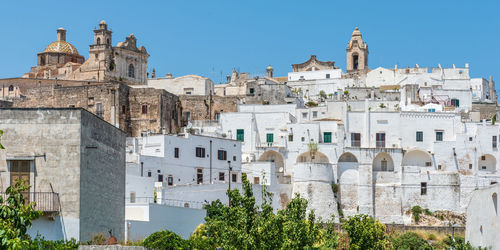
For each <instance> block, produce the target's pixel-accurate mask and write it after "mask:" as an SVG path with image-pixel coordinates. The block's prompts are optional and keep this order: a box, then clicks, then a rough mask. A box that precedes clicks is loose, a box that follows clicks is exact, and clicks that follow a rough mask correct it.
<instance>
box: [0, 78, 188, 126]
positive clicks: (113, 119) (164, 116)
mask: <svg viewBox="0 0 500 250" xmlns="http://www.w3.org/2000/svg"><path fill="white" fill-rule="evenodd" d="M4 80H7V79H4ZM15 80H16V81H17V80H19V79H15ZM28 80H29V79H28ZM16 81H8V82H7V81H6V82H5V83H6V84H15V83H16ZM59 83H60V84H59ZM0 84H2V83H1V81H0ZM16 86H17V87H19V89H20V90H21V93H22V94H21V96H20V97H15V98H12V100H13V107H23V108H25V107H81V108H85V109H86V110H88V111H90V112H92V113H94V114H96V115H98V116H100V117H101V118H102V119H104V120H105V121H107V122H109V123H111V124H113V125H115V126H116V127H118V128H120V129H122V130H123V131H125V132H126V134H127V136H139V135H140V134H141V132H153V133H162V132H163V131H165V132H168V133H174V132H175V131H176V130H177V128H178V126H179V121H180V117H179V116H180V105H179V104H178V97H177V96H175V95H173V94H171V93H168V92H167V91H164V90H161V89H150V88H131V87H129V86H127V85H125V84H123V83H120V82H109V83H98V84H96V83H90V82H87V83H86V82H76V81H63V82H58V84H55V82H54V80H44V81H43V82H42V80H40V81H39V82H38V80H36V81H34V79H31V81H26V80H24V79H23V80H19V84H18V85H16ZM143 105H147V108H145V109H146V110H145V111H146V114H143V108H142V106H143Z"/></svg>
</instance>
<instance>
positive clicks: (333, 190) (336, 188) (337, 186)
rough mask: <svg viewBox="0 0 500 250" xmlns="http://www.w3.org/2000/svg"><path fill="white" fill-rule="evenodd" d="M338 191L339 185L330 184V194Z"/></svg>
mask: <svg viewBox="0 0 500 250" xmlns="http://www.w3.org/2000/svg"><path fill="white" fill-rule="evenodd" d="M338 191H339V185H338V184H335V183H332V192H333V193H334V194H336V193H337V192H338Z"/></svg>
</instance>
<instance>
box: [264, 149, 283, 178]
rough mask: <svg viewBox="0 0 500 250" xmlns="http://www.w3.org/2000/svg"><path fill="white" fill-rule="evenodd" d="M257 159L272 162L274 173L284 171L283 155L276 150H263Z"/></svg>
mask: <svg viewBox="0 0 500 250" xmlns="http://www.w3.org/2000/svg"><path fill="white" fill-rule="evenodd" d="M259 161H267V162H274V166H275V170H276V173H283V172H284V171H285V165H284V163H283V157H282V156H281V154H280V153H278V152H276V151H273V150H270V151H267V152H265V153H264V154H262V155H261V156H260V158H259Z"/></svg>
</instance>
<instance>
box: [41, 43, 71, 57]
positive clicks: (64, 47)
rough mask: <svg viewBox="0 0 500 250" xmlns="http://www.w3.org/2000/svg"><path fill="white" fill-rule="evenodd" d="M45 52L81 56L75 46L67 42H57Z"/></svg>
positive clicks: (50, 45)
mask: <svg viewBox="0 0 500 250" xmlns="http://www.w3.org/2000/svg"><path fill="white" fill-rule="evenodd" d="M43 52H55V53H65V54H71V55H79V54H78V50H76V48H75V46H73V45H71V43H68V42H66V41H55V42H53V43H51V44H49V46H47V47H46V48H45V50H44V51H43Z"/></svg>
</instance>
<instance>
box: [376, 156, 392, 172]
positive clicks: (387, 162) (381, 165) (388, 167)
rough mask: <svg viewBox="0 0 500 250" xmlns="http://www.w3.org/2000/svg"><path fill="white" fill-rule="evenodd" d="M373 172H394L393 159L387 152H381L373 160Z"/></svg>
mask: <svg viewBox="0 0 500 250" xmlns="http://www.w3.org/2000/svg"><path fill="white" fill-rule="evenodd" d="M372 168H373V171H394V163H393V161H392V157H391V156H390V155H389V154H388V153H386V152H380V153H378V155H377V156H376V157H375V159H373V166H372Z"/></svg>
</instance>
